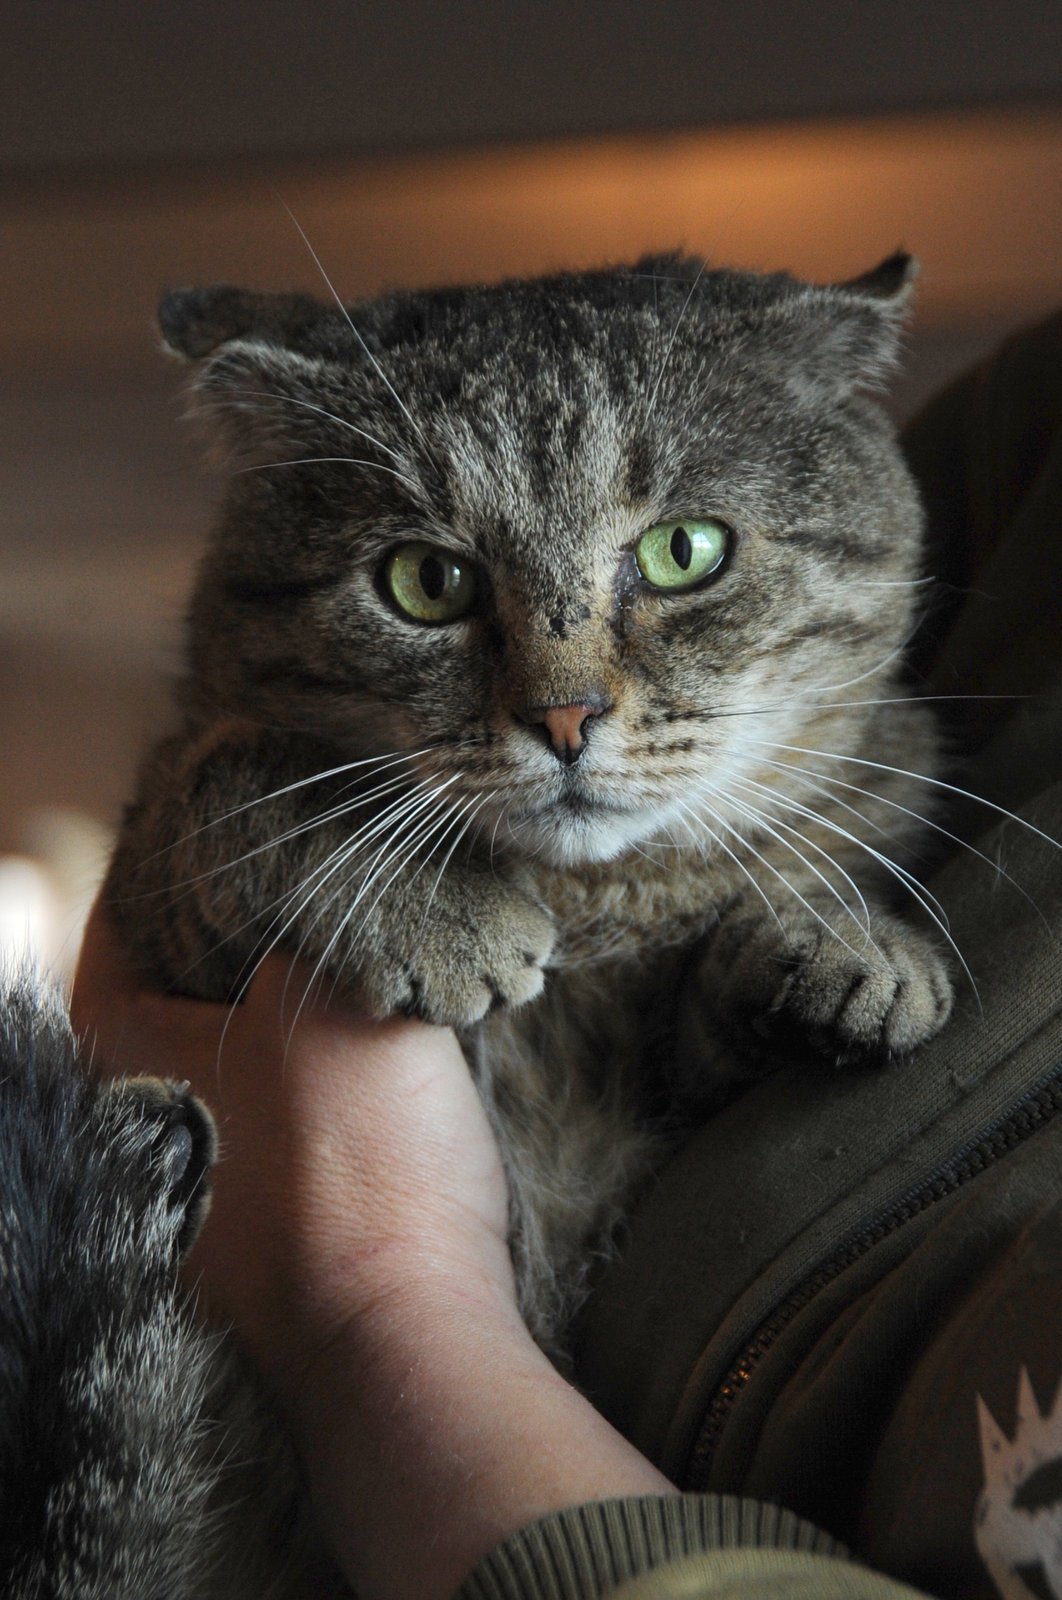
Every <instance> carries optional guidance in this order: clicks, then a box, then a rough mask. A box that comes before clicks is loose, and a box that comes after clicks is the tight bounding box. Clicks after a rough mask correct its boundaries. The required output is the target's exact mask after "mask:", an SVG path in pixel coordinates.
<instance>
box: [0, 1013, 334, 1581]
mask: <svg viewBox="0 0 1062 1600" xmlns="http://www.w3.org/2000/svg"><path fill="white" fill-rule="evenodd" d="M213 1154H214V1133H213V1125H212V1123H211V1120H210V1117H209V1115H208V1113H207V1112H206V1111H205V1110H204V1108H203V1107H202V1106H201V1105H200V1104H199V1103H198V1102H197V1101H196V1100H194V1099H193V1098H192V1096H191V1095H189V1094H188V1093H187V1091H186V1090H184V1089H182V1088H181V1087H179V1086H176V1085H173V1084H166V1083H163V1082H161V1081H160V1080H159V1079H149V1078H145V1079H137V1080H133V1081H118V1082H115V1083H113V1084H106V1083H102V1082H99V1081H98V1080H97V1079H96V1078H95V1077H94V1076H93V1075H92V1074H91V1072H89V1071H88V1070H87V1069H86V1067H85V1065H84V1063H83V1062H81V1061H80V1060H79V1059H78V1055H77V1051H76V1049H75V1045H74V1041H73V1039H72V1037H71V1034H70V1030H69V1026H68V1024H67V1021H66V1018H65V1016H64V1014H63V1011H62V1008H61V1006H60V1004H59V1001H58V1000H57V999H56V998H54V997H50V996H48V995H44V994H42V993H41V992H40V990H39V989H38V988H37V987H36V986H35V985H33V984H31V983H29V982H28V981H23V982H21V983H17V984H13V985H11V986H9V988H8V989H7V991H6V992H5V993H3V995H2V996H0V1591H2V1592H3V1594H4V1596H5V1600H262V1597H263V1596H265V1595H267V1594H268V1595H275V1596H276V1597H277V1600H285V1597H288V1596H292V1597H293V1596H294V1595H295V1594H296V1593H300V1594H305V1593H308V1592H313V1593H315V1594H319V1595H321V1596H327V1595H328V1594H331V1593H333V1592H334V1591H333V1590H332V1589H330V1588H329V1587H328V1584H327V1582H326V1581H325V1580H323V1579H322V1580H321V1583H320V1586H319V1587H318V1588H316V1589H314V1590H313V1591H306V1590H302V1589H296V1588H295V1587H291V1585H293V1584H294V1583H295V1579H296V1574H298V1579H299V1581H300V1582H301V1581H302V1580H303V1576H304V1569H303V1568H302V1567H301V1565H300V1563H301V1561H302V1558H303V1554H304V1552H305V1551H306V1550H307V1549H308V1544H307V1542H306V1539H307V1533H306V1530H305V1529H304V1527H303V1517H304V1511H303V1509H302V1507H301V1504H300V1502H299V1500H298V1498H297V1497H296V1494H295V1491H294V1485H295V1483H296V1478H295V1476H294V1472H293V1468H292V1466H291V1463H290V1460H289V1459H288V1456H287V1452H286V1450H285V1447H284V1444H283V1436H282V1434H281V1432H280V1429H279V1427H278V1425H277V1422H276V1419H275V1415H274V1414H273V1412H272V1411H271V1410H270V1408H269V1406H268V1405H267V1404H266V1402H265V1401H263V1400H262V1399H261V1398H260V1397H259V1396H258V1394H257V1392H256V1390H255V1389H253V1388H252V1387H251V1386H250V1385H249V1384H248V1383H247V1382H246V1381H245V1379H244V1375H243V1372H242V1370H241V1366H240V1363H239V1360H238V1358H237V1357H236V1355H235V1353H234V1350H233V1348H232V1346H231V1344H229V1343H228V1342H226V1341H223V1340H221V1339H220V1338H219V1336H217V1335H209V1334H207V1333H206V1332H204V1330H203V1329H202V1328H201V1327H200V1326H199V1325H198V1324H197V1322H196V1320H195V1317H194V1314H193V1312H192V1310H191V1308H190V1307H189V1306H188V1304H187V1303H186V1301H185V1297H184V1295H183V1294H182V1292H181V1291H180V1289H179V1286H178V1280H177V1266H178V1261H179V1258H180V1255H181V1253H182V1251H183V1250H184V1249H185V1248H186V1247H187V1245H188V1244H189V1243H190V1242H191V1239H192V1237H193V1235H194V1233H195V1231H196V1229H197V1227H198V1224H199V1220H200V1218H201V1215H202V1213H203V1211H204V1209H205V1206H206V1203H207V1200H208V1194H209V1190H208V1178H207V1174H208V1170H209V1166H210V1163H211V1161H212V1159H213ZM282 1463H284V1464H286V1465H285V1470H282V1471H281V1470H278V1466H280V1464H282Z"/></svg>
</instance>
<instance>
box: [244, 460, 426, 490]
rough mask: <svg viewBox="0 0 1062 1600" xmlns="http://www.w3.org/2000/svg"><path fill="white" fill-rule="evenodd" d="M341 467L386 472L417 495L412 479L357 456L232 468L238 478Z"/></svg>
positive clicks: (378, 462)
mask: <svg viewBox="0 0 1062 1600" xmlns="http://www.w3.org/2000/svg"><path fill="white" fill-rule="evenodd" d="M330 464H332V465H342V466H346V467H371V468H372V470H373V471H374V472H386V473H387V474H388V475H389V476H390V477H392V478H397V479H398V480H399V482H400V483H404V484H405V485H406V486H407V488H410V489H413V490H415V491H416V492H418V493H419V485H418V484H416V483H414V481H413V479H412V478H407V477H406V475H405V473H403V472H397V471H396V470H395V468H394V467H387V466H385V465H384V464H383V462H382V461H369V460H366V459H365V458H363V457H358V456H291V457H289V458H288V459H287V460H284V461H256V462H254V463H253V465H251V466H249V467H234V468H233V469H232V472H233V476H234V477H240V476H241V475H243V474H245V473H248V472H272V471H273V469H274V467H324V466H328V465H330Z"/></svg>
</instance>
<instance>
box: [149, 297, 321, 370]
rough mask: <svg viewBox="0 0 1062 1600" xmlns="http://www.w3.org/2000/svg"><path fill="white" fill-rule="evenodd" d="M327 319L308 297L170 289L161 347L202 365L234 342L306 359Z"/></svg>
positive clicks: (163, 305)
mask: <svg viewBox="0 0 1062 1600" xmlns="http://www.w3.org/2000/svg"><path fill="white" fill-rule="evenodd" d="M327 316H328V313H327V310H326V308H325V307H324V306H322V305H321V303H320V302H319V301H318V300H315V299H314V298H313V296H312V295H308V294H259V293H257V292H255V291H254V290H252V289H237V288H234V287H233V285H232V284H229V283H215V284H212V285H211V286H210V287H209V288H206V289H171V290H170V291H169V292H168V293H167V294H164V295H163V297H162V300H161V301H160V303H159V312H158V317H159V331H160V332H161V334H162V337H163V340H164V341H165V344H166V348H167V349H168V350H170V351H172V352H173V354H174V355H178V356H184V357H185V358H186V359H188V360H189V361H202V360H203V359H204V358H205V357H206V356H209V355H212V354H213V352H214V351H215V350H218V349H220V347H221V346H222V345H225V344H231V343H232V342H233V340H236V339H252V340H254V341H256V342H260V343H263V344H268V345H276V346H278V347H280V348H283V349H287V350H292V351H301V352H302V353H304V354H305V353H308V346H309V345H310V343H311V341H312V339H313V335H314V333H315V332H316V331H317V330H318V329H319V328H320V325H321V323H322V321H324V320H326V318H327Z"/></svg>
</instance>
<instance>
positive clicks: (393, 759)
mask: <svg viewBox="0 0 1062 1600" xmlns="http://www.w3.org/2000/svg"><path fill="white" fill-rule="evenodd" d="M434 748H435V746H434V745H424V747H423V748H422V749H420V750H408V751H407V750H397V751H388V752H386V753H385V754H384V755H379V756H363V757H361V758H360V759H359V760H357V761H344V762H341V763H340V765H339V766H337V767H326V768H324V770H323V771H321V772H314V773H311V774H310V776H309V777H308V778H297V779H296V780H295V781H294V783H285V784H282V785H281V787H280V788H279V789H271V790H270V791H269V793H268V794H262V795H257V796H256V797H255V798H254V799H253V800H245V801H244V802H243V804H242V805H238V806H232V807H231V808H230V809H229V810H228V811H222V812H219V813H218V815H217V816H216V817H211V818H210V820H209V821H208V822H204V823H203V825H202V826H201V827H199V828H193V829H192V831H191V832H190V833H185V834H182V835H181V837H180V838H178V839H173V840H171V841H170V842H169V843H167V844H165V845H163V847H162V849H161V850H156V851H155V852H154V854H152V855H150V856H145V857H144V862H145V864H146V863H147V862H149V861H155V860H157V859H158V858H159V857H160V856H163V855H165V854H166V853H167V852H168V851H170V850H176V849H177V848H178V847H179V846H180V845H182V844H188V843H190V841H191V840H192V839H197V838H198V837H199V835H200V834H201V833H206V832H207V830H208V829H209V828H216V827H219V826H220V825H221V823H223V822H228V821H230V820H231V819H232V818H233V817H238V816H240V815H241V814H242V813H243V812H245V811H251V810H253V808H254V807H255V806H262V805H266V804H267V803H268V802H269V801H270V800H279V799H281V798H282V797H283V796H284V795H287V794H293V793H294V792H295V791H296V790H297V789H305V788H307V787H308V786H309V785H310V784H313V783H324V782H325V781H326V780H327V779H329V778H339V777H342V776H343V774H344V773H346V772H354V771H356V770H359V769H360V768H362V767H371V766H379V768H380V770H381V771H384V770H386V768H387V767H390V766H397V765H398V763H399V762H402V761H414V760H416V758H417V757H418V756H423V755H427V754H428V753H429V752H430V751H431V750H433V749H434Z"/></svg>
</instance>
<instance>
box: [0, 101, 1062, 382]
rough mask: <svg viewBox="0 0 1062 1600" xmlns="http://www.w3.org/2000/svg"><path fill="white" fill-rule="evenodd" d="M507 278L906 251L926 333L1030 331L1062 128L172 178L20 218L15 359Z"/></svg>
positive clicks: (780, 139)
mask: <svg viewBox="0 0 1062 1600" xmlns="http://www.w3.org/2000/svg"><path fill="white" fill-rule="evenodd" d="M277 191H279V192H280V194H282V195H283V198H284V200H285V201H286V203H287V204H288V205H289V206H290V207H291V209H292V211H293V212H294V213H295V214H296V216H298V218H299V221H300V223H301V224H302V226H303V227H304V228H305V230H306V233H307V235H308V236H309V238H310V239H311V240H312V241H313V244H314V246H315V248H316V249H317V251H318V253H319V254H320V256H321V258H322V260H323V261H324V262H325V263H326V265H327V267H328V270H329V272H330V273H331V274H332V276H333V277H334V279H335V281H336V284H337V286H338V288H339V289H340V291H341V293H343V294H344V295H345V296H347V297H350V298H354V297H356V296H358V295H362V294H366V293H371V292H373V291H375V290H377V289H379V288H380V287H383V286H385V285H394V284H399V283H402V284H410V283H424V282H430V281H443V280H455V279H463V278H464V279H467V278H491V277H496V276H498V275H500V274H504V273H522V272H528V271H535V270H541V269H544V268H548V267H551V266H558V265H570V264H587V263H590V262H594V261H603V260H610V259H611V260H617V259H629V258H630V257H632V256H633V255H636V254H637V253H638V252H640V251H644V250H647V249H659V248H662V247H668V246H671V245H683V246H685V247H687V248H690V249H693V250H699V251H704V252H706V253H707V254H708V255H709V256H711V257H712V258H713V259H715V260H718V261H720V262H725V263H727V264H734V265H748V266H755V267H779V266H788V267H791V268H792V269H793V270H795V271H797V272H799V273H802V274H805V275H807V276H810V277H813V278H822V279H829V278H831V277H839V276H844V275H846V274H849V273H855V272H858V271H860V270H862V269H863V268H864V267H866V266H868V265H869V264H871V263H872V262H873V261H874V260H875V259H877V258H879V257H880V256H882V255H884V254H886V253H887V252H889V251H890V250H892V249H893V248H895V247H896V246H897V245H899V244H903V245H905V246H906V247H907V248H909V249H912V250H914V251H915V252H916V253H917V254H918V255H919V256H920V257H921V258H922V261H923V264H924V268H925V274H924V279H923V286H922V296H921V303H922V316H923V319H928V320H936V321H947V320H949V319H951V320H963V319H977V318H984V317H999V316H1000V315H1001V314H1005V315H1008V316H1009V315H1010V314H1011V313H1012V314H1013V319H1014V320H1017V319H1018V318H1020V317H1021V316H1023V315H1030V314H1034V313H1035V312H1036V311H1038V310H1041V309H1043V308H1044V307H1045V306H1047V305H1048V304H1050V303H1053V302H1054V301H1055V300H1056V299H1057V298H1058V297H1059V291H1060V289H1062V271H1060V265H1059V264H1060V262H1062V113H1058V112H1052V111H1035V112H1028V113H1022V114H1018V113H1011V114H1006V115H1004V114H991V115H986V114H983V113H978V114H976V115H974V114H969V115H966V114H963V115H958V114H951V115H934V116H917V117H914V116H912V117H904V118H883V119H875V120H872V121H866V122H840V121H839V122H831V123H820V124H814V125H807V124H792V125H780V126H772V127H763V128H759V127H757V128H731V129H724V130H716V131H706V132H697V133H688V134H684V135H668V136H653V137H645V138H633V137H628V138H622V139H619V138H616V139H607V140H594V141H585V142H579V143H567V144H557V145H549V146H527V147H522V148H516V149H498V150H492V151H487V152H457V153H452V154H448V155H441V156H430V157H429V156H423V157H415V158H403V159H400V160H399V159H389V160H386V161H378V162H372V163H369V162H360V163H356V164H355V163H336V162H329V163H324V164H319V165H317V166H314V167H308V166H307V165H305V164H303V165H301V166H299V167H297V168H290V169H286V170H283V171H279V172H278V171H276V170H273V171H271V172H270V173H268V174H262V173H260V172H259V171H258V170H257V169H253V170H248V169H239V170H236V169H232V170H229V171H228V172H225V173H222V174H221V175H218V174H215V173H207V172H203V171H198V170H197V171H194V172H186V173H184V174H169V175H167V174H153V175H151V176H147V175H144V176H141V177H137V178H135V179H133V178H129V179H126V180H124V181H122V182H118V181H112V182H109V183H106V184H104V183H100V182H97V183H91V182H89V183H84V184H79V185H76V186H74V185H71V184H70V183H69V182H67V183H66V184H65V186H64V187H63V188H61V189H56V190H54V191H52V192H51V193H48V192H42V193H38V194H36V195H34V196H9V198H8V205H7V211H8V224H9V225H8V228H7V229H6V232H7V235H8V240H9V248H8V250H7V251H6V252H5V257H4V262H5V264H4V265H2V266H0V300H2V301H3V304H4V310H3V316H2V318H0V347H2V346H3V345H4V344H5V343H6V344H7V345H8V346H10V345H11V344H12V343H15V344H22V345H23V346H26V345H28V346H31V347H34V348H36V349H37V350H38V351H40V350H41V348H42V346H47V345H49V344H51V345H53V346H58V347H59V348H60V349H71V350H79V349H80V350H88V349H92V348H99V349H105V348H107V347H112V348H113V347H115V346H117V347H118V349H119V351H123V350H124V351H125V352H127V353H135V352H136V351H144V350H146V348H147V343H148V340H149V337H150V336H149V334H148V331H147V330H148V327H149V322H150V317H151V313H152V311H153V305H154V299H155V296H156V293H157V291H158V289H159V288H160V287H161V286H163V285H165V284H171V283H174V282H196V281H198V282H203V281H210V280H215V281H216V280H217V279H220V278H228V279H234V280H236V281H246V282H255V283H258V284H260V285H262V286H264V287H270V286H279V285H282V284H283V285H293V284H302V285H305V286H307V287H310V288H321V284H320V280H319V278H318V277H317V275H316V272H315V269H314V267H313V264H312V262H311V261H310V259H309V256H308V254H307V252H306V251H305V248H304V247H303V245H302V244H301V241H300V240H299V239H298V237H297V235H296V233H295V230H294V229H293V228H292V226H291V223H290V221H289V219H288V218H287V216H286V215H285V213H284V209H283V206H282V205H281V204H280V202H279V200H278V198H277Z"/></svg>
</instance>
